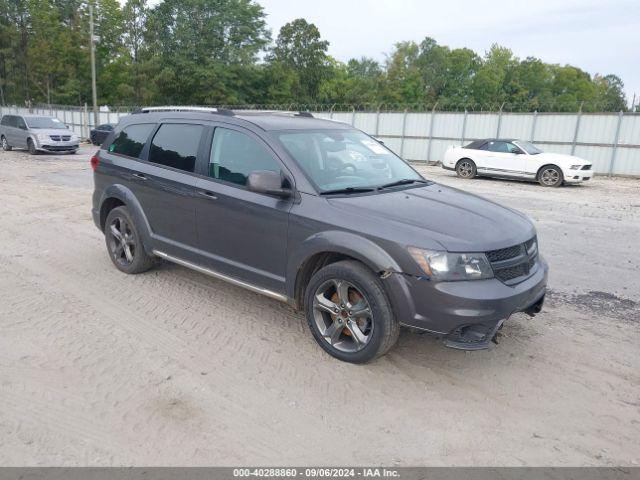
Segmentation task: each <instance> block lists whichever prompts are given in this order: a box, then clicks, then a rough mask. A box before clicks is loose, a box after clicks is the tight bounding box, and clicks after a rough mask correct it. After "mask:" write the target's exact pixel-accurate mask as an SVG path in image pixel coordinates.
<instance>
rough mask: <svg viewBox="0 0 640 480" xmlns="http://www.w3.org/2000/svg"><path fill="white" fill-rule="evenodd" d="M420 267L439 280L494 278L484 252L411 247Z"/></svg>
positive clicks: (410, 251)
mask: <svg viewBox="0 0 640 480" xmlns="http://www.w3.org/2000/svg"><path fill="white" fill-rule="evenodd" d="M409 253H410V254H411V256H412V257H413V259H414V260H415V261H416V262H417V263H418V265H420V268H422V270H423V271H424V273H426V274H427V275H429V276H430V277H434V278H436V279H438V280H444V281H451V280H481V279H483V278H493V270H492V269H491V265H490V264H489V260H487V257H486V255H485V254H484V253H449V252H442V251H437V250H422V249H420V248H416V247H409Z"/></svg>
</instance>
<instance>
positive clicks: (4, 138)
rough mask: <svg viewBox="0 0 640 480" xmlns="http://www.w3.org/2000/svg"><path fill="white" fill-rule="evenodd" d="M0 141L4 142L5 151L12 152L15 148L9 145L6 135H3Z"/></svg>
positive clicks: (3, 148)
mask: <svg viewBox="0 0 640 480" xmlns="http://www.w3.org/2000/svg"><path fill="white" fill-rule="evenodd" d="M0 142H1V143H2V150H4V151H5V152H10V151H11V150H12V149H13V147H12V146H11V145H9V142H7V139H6V137H5V136H4V135H2V139H0Z"/></svg>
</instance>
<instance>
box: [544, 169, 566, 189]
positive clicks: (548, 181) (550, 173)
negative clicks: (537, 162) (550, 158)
mask: <svg viewBox="0 0 640 480" xmlns="http://www.w3.org/2000/svg"><path fill="white" fill-rule="evenodd" d="M538 182H539V183H540V185H542V186H543V187H559V186H560V185H562V182H564V175H562V170H560V167H556V166H555V165H547V166H545V167H542V168H541V169H540V172H539V173H538Z"/></svg>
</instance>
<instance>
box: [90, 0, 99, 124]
mask: <svg viewBox="0 0 640 480" xmlns="http://www.w3.org/2000/svg"><path fill="white" fill-rule="evenodd" d="M89 36H90V37H91V38H90V40H89V41H90V45H91V93H92V95H93V126H94V128H95V127H97V126H98V93H97V92H96V49H95V39H94V36H93V1H90V2H89Z"/></svg>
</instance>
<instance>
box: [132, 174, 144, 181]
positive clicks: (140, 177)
mask: <svg viewBox="0 0 640 480" xmlns="http://www.w3.org/2000/svg"><path fill="white" fill-rule="evenodd" d="M133 176H134V177H136V178H137V179H139V180H146V179H147V176H146V175H145V174H143V173H134V174H133Z"/></svg>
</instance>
